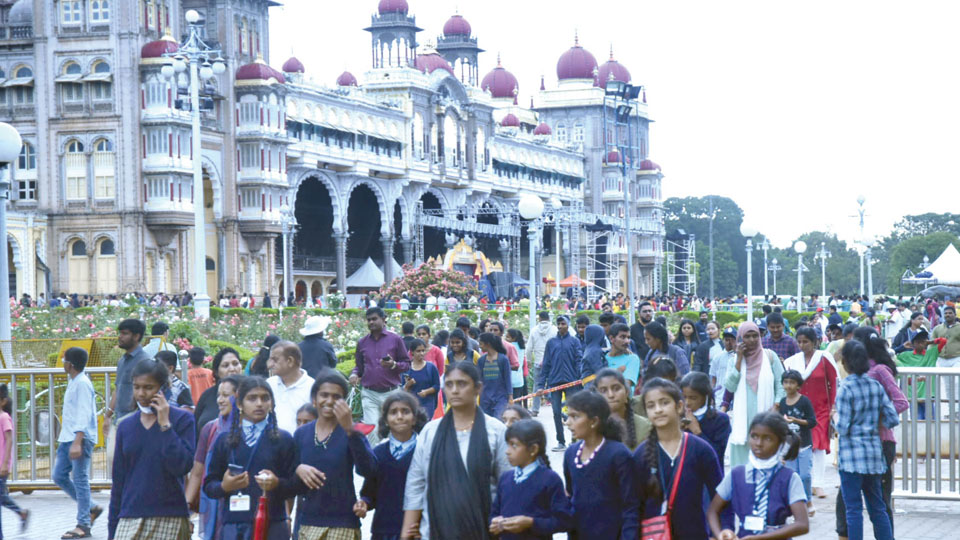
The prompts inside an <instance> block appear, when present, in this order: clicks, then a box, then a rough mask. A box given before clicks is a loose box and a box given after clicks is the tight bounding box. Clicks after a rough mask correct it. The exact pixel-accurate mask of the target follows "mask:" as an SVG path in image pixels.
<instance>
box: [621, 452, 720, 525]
mask: <svg viewBox="0 0 960 540" xmlns="http://www.w3.org/2000/svg"><path fill="white" fill-rule="evenodd" d="M687 438H688V440H689V442H688V443H687V456H686V458H685V460H684V465H683V471H682V472H681V473H680V480H679V482H680V485H679V487H678V488H677V497H676V499H674V501H673V516H674V518H673V519H671V520H670V532H671V533H672V535H673V538H683V539H684V540H705V539H707V538H709V537H710V534H709V532H708V531H709V529H708V528H707V518H706V515H705V514H704V511H703V491H704V489H706V490H707V493H708V494H709V496H710V499H713V496H714V495H715V494H716V492H717V485H718V484H719V483H720V479H721V477H722V476H723V469H722V468H721V467H720V463H719V462H718V461H717V454H716V453H715V452H714V451H713V448H712V447H711V446H710V443H708V442H707V441H704V440H703V439H701V438H699V437H697V436H695V435H689V434H688V435H687ZM647 444H649V443H648V442H646V441H644V442H643V443H642V444H641V445H640V447H639V448H637V451H636V452H635V453H634V455H633V458H634V461H635V462H636V470H637V482H638V483H639V484H640V488H641V489H644V486H646V485H647V481H648V480H649V479H650V468H651V466H650V465H649V464H648V463H647V460H646V457H645V453H646V451H647ZM657 455H658V456H659V467H660V472H661V473H662V475H663V478H664V479H665V480H666V484H667V485H666V486H664V485H663V484H662V483H661V486H660V488H661V491H664V492H665V493H664V496H663V497H651V496H644V497H643V498H642V500H641V501H640V516H641V517H640V520H641V521H642V520H644V519H649V518H652V517H656V516H659V515H660V511H661V508H662V506H663V502H664V501H665V500H666V498H667V497H668V496H669V495H670V491H669V490H670V488H671V487H672V482H673V474H674V467H673V466H671V465H670V458H669V457H668V456H667V453H666V452H664V451H663V449H662V448H657ZM676 464H677V465H679V464H680V454H679V453H678V454H677V459H676ZM646 491H647V490H645V489H644V492H646Z"/></svg>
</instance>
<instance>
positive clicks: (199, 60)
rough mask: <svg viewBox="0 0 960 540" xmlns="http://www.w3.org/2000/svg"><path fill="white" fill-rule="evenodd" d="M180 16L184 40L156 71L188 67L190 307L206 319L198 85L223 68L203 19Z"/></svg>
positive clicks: (167, 73)
mask: <svg viewBox="0 0 960 540" xmlns="http://www.w3.org/2000/svg"><path fill="white" fill-rule="evenodd" d="M184 18H185V19H186V21H187V30H188V35H187V39H186V41H185V42H183V43H182V44H180V46H179V48H178V49H177V51H176V52H174V53H168V54H166V55H165V56H167V57H168V58H171V59H172V60H173V63H172V64H168V65H165V66H163V67H162V68H161V70H160V72H161V73H162V74H163V76H165V77H167V78H168V79H169V78H172V77H175V76H176V74H177V73H183V72H184V71H186V70H187V69H188V68H189V69H190V120H191V124H192V128H193V130H192V132H193V141H192V142H193V147H192V155H193V227H194V231H193V251H194V261H193V264H194V272H195V278H194V279H195V280H196V285H195V287H196V291H195V293H196V294H195V295H194V297H193V309H194V315H195V316H196V317H197V318H202V319H207V318H209V317H210V296H209V295H208V293H207V238H206V236H207V233H206V220H205V219H204V218H205V216H204V211H205V205H204V202H203V167H202V159H201V152H202V151H203V145H202V141H201V134H200V107H201V103H200V85H201V83H202V82H203V81H209V80H210V79H212V78H213V77H214V76H215V75H220V74H222V73H223V72H224V71H226V69H227V67H226V64H224V61H223V58H222V56H221V54H220V50H219V49H214V48H213V47H210V46H209V45H207V44H206V43H204V41H203V39H202V38H201V34H202V31H203V22H201V20H200V14H199V13H197V11H196V10H193V9H191V10H189V11H187V12H186V13H185V14H184Z"/></svg>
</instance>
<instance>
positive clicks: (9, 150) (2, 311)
mask: <svg viewBox="0 0 960 540" xmlns="http://www.w3.org/2000/svg"><path fill="white" fill-rule="evenodd" d="M22 146H23V139H21V138H20V133H18V132H17V130H16V129H15V128H14V127H13V126H11V125H10V124H5V123H0V238H2V239H3V243H2V244H0V245H3V253H0V340H3V352H4V354H6V353H8V352H9V346H10V267H9V264H10V261H9V259H8V258H7V244H8V243H9V240H8V239H7V199H9V198H10V168H11V164H12V163H13V160H15V159H17V156H19V155H20V148H21V147H22ZM7 357H9V355H7Z"/></svg>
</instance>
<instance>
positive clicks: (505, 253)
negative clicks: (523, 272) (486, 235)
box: [499, 238, 513, 272]
mask: <svg viewBox="0 0 960 540" xmlns="http://www.w3.org/2000/svg"><path fill="white" fill-rule="evenodd" d="M499 245H500V263H501V264H502V265H503V270H504V271H505V272H512V271H513V265H512V264H510V260H511V259H512V257H511V256H510V240H507V239H506V238H501V239H500V243H499Z"/></svg>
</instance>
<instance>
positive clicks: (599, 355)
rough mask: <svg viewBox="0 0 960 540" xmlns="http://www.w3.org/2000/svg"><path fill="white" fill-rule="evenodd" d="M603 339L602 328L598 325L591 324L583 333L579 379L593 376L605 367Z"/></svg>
mask: <svg viewBox="0 0 960 540" xmlns="http://www.w3.org/2000/svg"><path fill="white" fill-rule="evenodd" d="M604 337H605V335H604V332H603V327H602V326H600V325H599V324H591V325H589V326H587V328H586V330H584V331H583V361H582V362H581V363H580V378H581V379H584V378H586V377H589V376H590V375H594V374H596V373H598V372H599V371H600V370H601V369H603V368H605V367H607V359H606V355H604V353H603V346H604V341H605V340H604ZM592 385H593V383H590V384H588V385H587V386H588V387H589V386H592Z"/></svg>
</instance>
